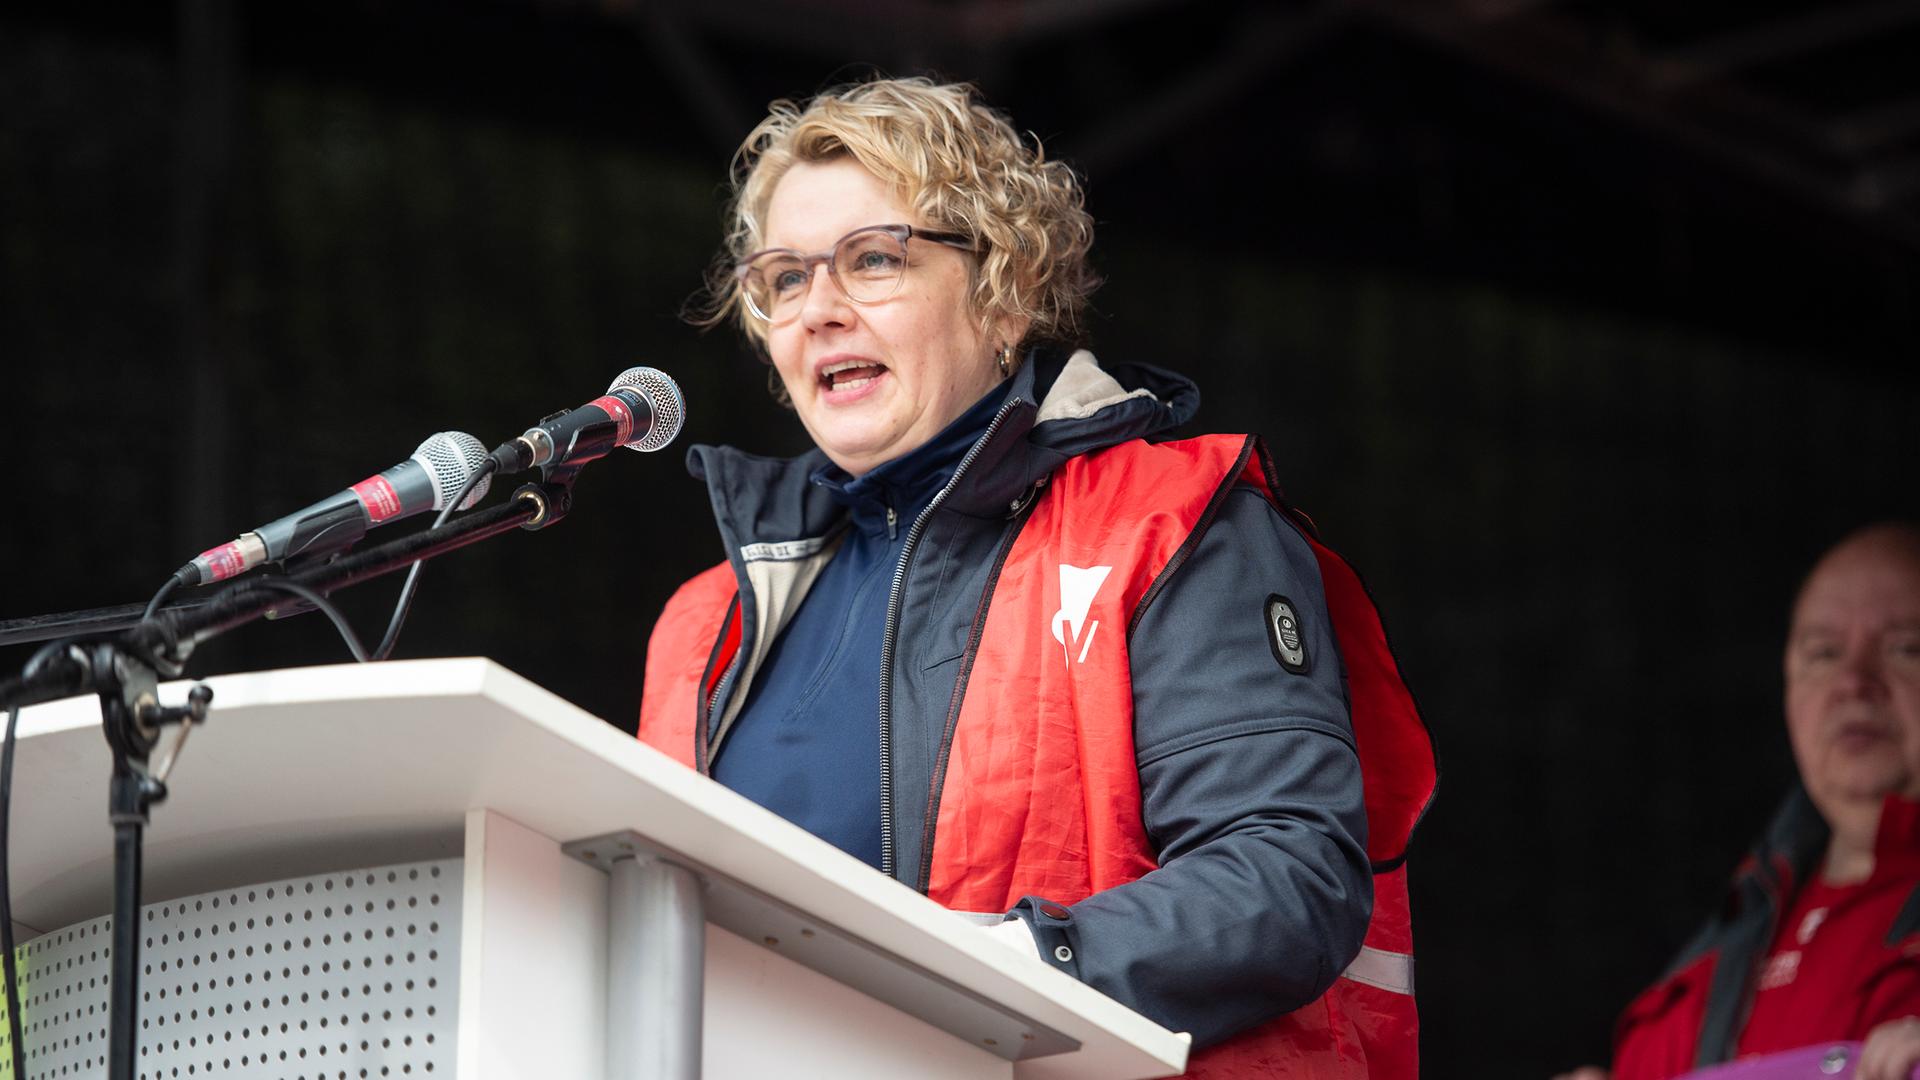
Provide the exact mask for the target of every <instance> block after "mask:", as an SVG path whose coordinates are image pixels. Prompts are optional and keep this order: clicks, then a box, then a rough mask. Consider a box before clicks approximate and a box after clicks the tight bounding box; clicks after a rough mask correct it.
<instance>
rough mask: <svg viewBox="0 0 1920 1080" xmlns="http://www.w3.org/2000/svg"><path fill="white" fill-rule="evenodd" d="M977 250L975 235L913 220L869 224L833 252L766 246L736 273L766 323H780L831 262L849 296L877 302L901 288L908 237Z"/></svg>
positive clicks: (837, 280)
mask: <svg viewBox="0 0 1920 1080" xmlns="http://www.w3.org/2000/svg"><path fill="white" fill-rule="evenodd" d="M915 237H917V238H919V239H921V240H931V241H933V242H934V243H936V244H945V245H947V246H948V247H953V248H959V249H960V250H962V251H973V250H974V246H973V242H972V241H971V240H968V239H967V238H966V237H964V236H961V235H959V234H957V233H944V232H932V231H929V230H927V229H916V228H914V227H913V226H911V225H868V226H865V227H864V228H859V229H855V230H853V231H852V232H850V233H848V234H847V235H845V236H843V237H841V238H840V239H838V240H836V241H834V244H833V250H832V251H822V252H820V253H819V254H817V255H802V254H801V253H799V252H797V251H794V250H792V249H791V248H768V249H767V250H765V251H762V252H758V253H756V254H754V255H752V256H749V257H748V259H747V261H745V262H743V263H741V264H740V265H739V266H736V267H734V269H733V276H734V278H735V279H736V280H738V281H739V282H740V291H741V292H742V293H744V294H745V295H746V298H747V307H748V309H749V310H751V311H752V312H753V313H754V315H755V316H756V317H758V318H760V319H761V320H763V321H765V322H770V323H781V322H786V321H787V320H789V319H792V318H793V317H794V316H796V315H798V314H800V306H801V304H802V303H803V302H804V301H805V298H806V295H807V286H808V285H809V284H810V283H811V282H812V281H813V269H814V267H816V266H818V265H820V264H821V263H826V264H827V273H828V274H829V275H831V276H832V278H833V283H834V284H835V285H838V286H839V287H840V291H841V292H843V293H845V294H846V297H847V299H849V300H851V301H853V302H854V303H856V304H877V303H879V302H880V301H882V300H885V299H887V298H888V297H890V296H892V295H893V294H894V292H895V291H897V290H898V289H899V288H900V281H901V279H902V278H904V277H905V276H906V273H907V240H908V239H909V238H915Z"/></svg>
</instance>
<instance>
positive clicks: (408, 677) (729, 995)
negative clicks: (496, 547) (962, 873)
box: [0, 659, 1187, 1080]
mask: <svg viewBox="0 0 1920 1080" xmlns="http://www.w3.org/2000/svg"><path fill="white" fill-rule="evenodd" d="M208 682H209V684H210V685H211V686H212V687H213V689H214V700H213V712H212V715H211V718H210V721H209V723H208V725H207V726H206V727H205V728H204V729H197V730H195V732H194V733H193V735H192V738H191V741H190V742H189V743H188V744H187V746H186V748H185V750H184V752H183V753H182V755H181V757H180V761H179V764H178V766H177V767H176V768H175V770H174V772H173V775H172V777H171V779H170V780H169V782H168V787H169V789H170V792H171V793H170V795H169V797H168V798H167V800H166V801H165V802H163V803H161V804H159V805H158V806H156V807H155V808H154V812H153V819H152V825H151V827H150V828H149V830H148V832H147V846H146V871H145V900H146V902H147V906H146V908H145V909H143V911H142V916H141V918H142V922H143V947H142V952H141V958H140V959H141V968H142V974H141V983H140V990H141V993H142V1001H141V1005H140V1008H141V1023H142V1030H141V1031H140V1069H141V1071H142V1074H143V1075H145V1076H148V1077H154V1078H160V1077H165V1078H168V1080H173V1078H175V1077H192V1078H195V1080H198V1078H199V1077H204V1076H214V1077H227V1076H262V1077H266V1076H274V1077H282V1076H284V1077H302V1078H319V1077H329V1078H331V1077H336V1076H337V1077H342V1078H357V1077H363V1076H390V1077H397V1076H413V1077H420V1078H427V1077H434V1076H451V1077H457V1078H459V1080H481V1078H485V1080H494V1078H501V1077H543V1078H544V1077H567V1078H597V1077H609V1078H612V1077H618V1076H625V1075H632V1074H633V1069H632V1066H631V1064H630V1063H629V1062H624V1061H615V1062H613V1063H612V1064H611V1065H610V1064H609V1050H608V1048H609V1043H610V1040H609V1034H612V1035H613V1039H612V1044H613V1046H614V1047H615V1051H616V1052H617V1053H619V1054H622V1055H624V1054H628V1053H631V1052H632V1051H633V1049H634V1047H632V1046H631V1045H630V1044H631V1043H632V1042H633V1039H632V1038H629V1039H628V1040H627V1041H628V1044H629V1045H626V1046H624V1047H623V1045H622V1043H621V1039H622V1036H623V1035H628V1034H629V1033H628V1032H627V1031H626V1029H625V1028H623V1027H620V1026H619V1025H617V1024H615V1025H614V1027H615V1028H616V1030H612V1031H611V1032H610V1021H609V1018H608V1008H609V1000H610V997H609V995H610V994H611V1000H612V1001H613V1003H614V1006H615V1007H616V1008H617V1009H619V1008H624V1009H629V1010H634V1011H638V1012H641V1013H646V1014H648V1016H646V1017H643V1016H634V1017H632V1018H631V1023H632V1025H633V1030H634V1031H643V1032H647V1033H649V1034H648V1038H649V1039H653V1040H658V1041H661V1042H663V1043H664V1042H670V1041H671V1038H672V1033H671V1032H670V1031H669V1032H666V1033H664V1034H662V1033H661V1026H660V1022H659V1021H658V1016H666V1017H667V1018H668V1020H667V1021H666V1022H667V1023H668V1024H669V1025H672V1024H685V1023H688V1022H689V1020H690V1022H691V1023H692V1024H695V1025H697V1026H696V1027H693V1028H692V1029H691V1031H692V1032H693V1036H692V1037H694V1038H697V1040H698V1042H699V1054H698V1060H699V1063H700V1064H699V1068H700V1070H701V1075H704V1076H706V1077H729V1078H731V1077H755V1078H758V1077H811V1076H818V1077H833V1078H835V1080H845V1078H849V1077H886V1078H889V1080H892V1078H897V1077H907V1076H911V1077H925V1078H947V1077H952V1078H962V1077H1019V1078H1032V1080H1056V1078H1069V1077H1074V1078H1100V1080H1124V1078H1129V1077H1142V1078H1144V1077H1157V1076H1170V1075H1174V1074H1177V1073H1178V1072H1180V1071H1181V1069H1182V1068H1183V1067H1184V1064H1185V1061H1186V1054H1187V1042H1186V1039H1185V1037H1184V1036H1182V1035H1176V1034H1174V1033H1172V1032H1169V1031H1167V1030H1165V1029H1163V1028H1161V1027H1158V1026H1157V1025H1155V1024H1153V1023H1152V1022H1150V1021H1148V1020H1146V1019H1144V1018H1142V1017H1141V1016H1139V1015H1138V1014H1136V1013H1133V1012H1131V1011H1130V1010H1128V1009H1126V1008H1124V1007H1123V1006H1121V1005H1119V1004H1117V1003H1116V1002H1114V1001H1112V1000H1111V999H1109V998H1107V997H1105V996H1104V995H1102V994H1100V993H1098V992H1097V991H1094V990H1092V989H1089V988H1088V987H1086V986H1084V985H1082V984H1080V983H1078V982H1076V981H1074V980H1073V979H1071V978H1068V977H1067V976H1065V975H1062V974H1060V973H1059V972H1057V971H1054V970H1053V969H1052V968H1050V967H1048V966H1047V965H1046V964H1044V963H1042V962H1041V961H1040V960H1039V959H1038V958H1029V957H1026V956H1022V955H1019V954H1018V953H1016V952H1014V951H1011V950H1008V949H1006V948H1004V947H1002V946H1000V945H999V944H997V943H995V942H992V941H989V940H986V939H985V938H984V935H982V934H981V932H980V931H979V930H978V929H977V928H976V927H974V926H972V925H969V924H968V923H967V922H966V921H965V920H964V919H963V918H962V917H961V916H957V915H955V914H953V913H951V912H948V911H946V910H945V909H943V908H941V907H940V906H939V905H937V904H935V903H933V902H932V901H930V900H928V899H926V898H925V897H923V896H921V895H919V894H917V893H915V892H914V891H912V890H911V889H908V888H905V887H903V886H901V885H898V884H896V883H895V882H893V881H891V880H889V879H887V878H884V877H882V876H881V875H879V874H878V873H875V872H874V871H873V870H872V869H871V868H869V867H867V866H866V865H864V864H862V863H861V862H859V861H858V860H856V859H854V858H852V857H851V856H848V855H846V854H844V853H843V852H841V851H839V850H837V849H835V848H834V847H832V846H831V845H829V844H826V843H823V842H822V841H820V840H818V839H816V838H815V837H813V836H811V835H809V834H808V833H807V832H805V831H804V830H802V829H799V828H797V827H795V826H793V825H791V824H789V823H788V822H786V821H783V820H781V819H780V818H778V817H776V816H774V815H773V814H770V813H768V812H767V811H765V810H762V809H761V808H760V807H758V806H756V805H754V804H752V803H750V802H748V801H747V800H745V799H742V798H740V797H738V796H736V795H734V794H733V793H732V792H730V791H727V790H725V789H724V788H722V787H720V786H719V785H717V784H714V783H712V782H710V781H708V780H706V779H704V778H702V777H700V776H698V775H696V774H694V773H693V772H691V771H689V770H687V769H685V768H683V767H681V766H679V765H677V764H675V763H674V762H672V761H670V760H668V759H667V758H665V757H664V756H662V755H660V754H658V753H656V752H655V751H653V750H652V749H650V748H648V747H646V746H643V745H641V744H640V743H638V742H636V741H634V740H633V739H631V738H629V737H627V736H626V735H624V734H622V733H621V732H619V731H617V730H615V729H613V728H611V727H608V726H607V725H606V724H604V723H602V722H601V721H599V720H597V719H595V718H593V717H592V716H589V715H588V714H586V713H584V712H582V711H581V710H579V709H577V708H575V707H574V706H572V705H569V704H568V703H566V702H565V701H562V700H560V699H559V698H556V697H554V696H553V695H551V694H549V693H547V692H546V691H544V690H542V689H541V688H539V687H537V686H535V685H533V684H531V683H529V682H527V681H526V680H524V679H522V678H520V677H518V676H516V675H514V674H513V673H511V672H509V671H506V670H505V669H503V668H501V667H499V666H497V665H495V664H493V663H491V662H489V661H486V660H480V659H460V660H431V661H407V662H397V663H385V664H369V665H354V666H344V667H323V668H302V669H293V670H285V671H270V672H260V673H256V674H250V675H237V676H229V677H224V678H215V679H211V680H208ZM185 693H186V685H185V684H175V685H173V686H170V687H164V688H163V689H162V699H163V702H165V703H167V704H174V703H176V702H178V701H181V700H184V698H185ZM99 719H100V718H99V711H98V706H97V703H96V701H95V700H94V699H92V698H82V699H72V700H68V701H61V702H56V703H53V704H51V705H45V706H40V707H37V708H33V709H29V710H27V711H25V712H24V713H23V714H22V716H21V721H20V744H19V748H18V751H17V754H18V756H17V759H16V762H15V778H14V818H13V830H12V832H13V835H12V848H13V853H12V871H13V891H14V909H13V910H14V918H15V921H16V929H17V931H18V935H19V940H20V941H21V942H23V943H24V944H23V945H22V948H21V953H22V955H23V966H22V972H23V978H24V979H25V981H26V985H25V986H24V987H23V991H22V993H23V996H24V1000H25V1001H26V1008H25V1010H24V1013H23V1017H24V1019H25V1021H26V1024H27V1030H26V1031H25V1033H24V1035H23V1039H24V1041H25V1043H26V1046H27V1050H28V1054H29V1058H28V1061H27V1070H28V1073H29V1075H30V1076H43V1075H44V1076H88V1075H99V1074H100V1073H102V1072H104V1069H105V1060H106V1028H107V1015H106V1013H107V1005H106V1002H107V987H106V985H105V984H106V981H107V980H106V974H107V970H108V958H107V957H105V956H103V955H102V953H103V951H104V950H105V949H106V945H107V942H108V940H109V939H108V935H107V932H106V930H107V925H106V924H107V923H108V919H107V918H106V916H107V914H108V908H109V907H110V897H111V895H112V888H111V886H112V877H113V866H112V834H111V830H110V828H109V826H108V824H107V820H106V806H107V778H108V773H109V768H110V762H109V756H108V752H107V747H106V744H105V742H104V740H103V738H102V736H101V734H100V726H99ZM563 848H565V849H566V850H563ZM607 863H614V864H615V866H613V867H608V866H606V865H604V864H607ZM636 868H638V870H637V871H636ZM688 911H691V912H693V913H694V914H695V916H696V917H699V918H703V919H704V920H705V922H706V925H705V928H704V933H699V932H696V933H695V934H693V935H692V938H693V940H691V941H688V940H686V939H685V938H686V935H682V939H681V940H677V941H676V940H675V939H674V938H673V936H672V934H671V932H670V931H669V932H668V933H666V934H665V936H664V937H663V936H662V934H661V932H660V927H661V926H662V925H666V926H669V927H670V926H671V921H672V919H673V918H676V917H679V916H680V915H684V914H685V913H686V912H688ZM623 912H626V913H628V915H627V917H626V919H625V921H624V923H623V921H622V913H623ZM632 912H641V913H642V916H643V917H642V919H641V923H642V925H639V926H638V927H637V929H636V923H635V921H634V919H633V917H632V914H631V913H632ZM676 912H678V915H676ZM610 919H611V923H610ZM648 920H652V924H653V925H651V927H650V926H648V925H644V924H645V923H647V921H648ZM662 920H664V922H662ZM610 926H611V929H610ZM636 932H638V933H639V937H638V939H635V938H634V936H633V935H634V934H635V933H636ZM635 949H639V950H641V951H642V952H644V957H643V962H642V963H640V964H638V965H635V964H630V963H625V962H623V963H615V964H609V962H608V957H609V955H610V950H614V951H617V955H621V956H633V955H635V953H634V952H633V950H635ZM688 963H692V964H694V965H696V966H697V970H694V971H692V972H691V973H688V972H685V971H679V972H678V973H676V968H675V965H676V964H678V965H681V967H684V966H685V965H686V964H688ZM689 975H690V977H691V979H692V980H693V982H692V984H694V985H699V986H700V987H701V992H700V994H699V995H698V997H699V1000H698V1001H697V1002H691V1001H686V1000H675V999H674V995H673V994H672V992H671V991H670V990H665V991H663V990H662V989H661V988H662V987H663V986H667V987H670V986H672V985H673V982H672V980H674V979H676V978H681V977H688V976H689ZM662 980H665V981H662ZM635 995H638V996H639V997H640V998H642V999H643V1000H638V1001H635V1000H633V999H634V996H635ZM647 995H652V1000H644V999H645V998H646V997H647ZM662 998H665V999H666V1000H662ZM623 1003H626V1004H623ZM655 1013H657V1014H658V1015H657V1016H656V1015H654V1014H655ZM648 1017H652V1020H651V1021H649V1019H648ZM0 1032H4V1025H0ZM639 1049H640V1050H641V1051H642V1052H644V1051H645V1050H646V1049H647V1047H646V1046H642V1047H639ZM7 1069H8V1067H7V1066H6V1065H5V1064H4V1055H0V1077H3V1076H5V1075H7Z"/></svg>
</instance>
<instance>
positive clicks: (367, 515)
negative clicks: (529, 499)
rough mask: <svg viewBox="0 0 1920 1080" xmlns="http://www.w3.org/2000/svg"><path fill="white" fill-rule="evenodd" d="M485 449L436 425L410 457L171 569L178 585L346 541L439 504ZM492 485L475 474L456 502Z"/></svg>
mask: <svg viewBox="0 0 1920 1080" xmlns="http://www.w3.org/2000/svg"><path fill="white" fill-rule="evenodd" d="M487 466H488V461H487V450H486V447H485V446H483V445H482V444H481V442H480V440H479V439H476V438H474V437H473V436H471V435H469V434H467V433H466V432H464V431H442V432H440V433H439V434H437V435H432V436H429V437H428V438H427V440H426V441H425V442H423V443H421V444H420V448H419V449H417V450H415V451H414V452H413V456H412V457H410V458H408V459H407V460H405V461H403V462H401V463H400V464H398V465H395V466H394V467H393V468H391V469H388V470H387V471H385V472H382V473H375V474H374V475H372V476H369V477H367V478H366V479H365V480H362V481H360V482H359V483H357V484H355V485H353V486H352V487H350V488H348V489H346V490H345V491H342V492H340V493H339V494H338V495H335V496H333V497H332V498H330V499H322V500H320V501H319V502H317V503H314V504H313V505H312V506H309V507H307V508H306V509H304V510H299V511H296V512H294V513H291V514H288V515H287V516H286V517H283V518H281V519H279V520H278V521H271V522H268V523H267V524H265V525H262V526H260V527H259V528H257V529H255V530H253V531H252V532H249V533H242V534H241V536H240V538H239V539H237V540H234V541H232V542H231V543H226V544H222V545H220V546H219V547H217V548H210V549H208V550H206V551H203V552H201V553H200V554H198V555H196V556H194V557H193V559H192V561H190V562H188V563H187V564H186V565H185V566H182V567H181V568H180V569H178V570H176V571H174V574H173V576H174V577H175V578H178V579H179V581H180V583H181V584H182V585H202V584H206V583H208V582H213V581H224V580H226V579H227V578H230V577H233V576H234V575H235V574H243V573H245V572H247V571H248V570H251V569H253V568H254V567H256V566H259V565H260V564H261V563H265V562H278V561H279V560H281V559H285V558H288V557H290V556H294V555H319V554H323V553H325V552H329V551H338V550H340V549H341V548H345V547H349V546H351V545H352V544H353V542H354V541H356V540H358V539H360V538H361V537H362V536H365V535H366V534H367V530H368V529H369V528H371V527H373V526H375V525H380V524H384V523H385V522H389V521H393V520H395V519H397V518H403V517H410V516H412V515H414V514H419V513H424V512H426V511H428V510H441V509H444V508H445V507H446V505H447V501H448V500H450V499H452V498H453V497H454V496H455V495H457V494H459V492H460V489H461V488H462V487H464V486H466V483H467V481H469V480H471V479H472V478H473V476H474V474H475V473H480V472H483V471H485V470H486V469H487ZM492 484H493V477H492V476H491V475H485V476H481V477H480V480H479V482H478V483H476V484H474V487H473V491H472V492H471V493H470V494H468V496H467V498H466V500H465V501H464V502H462V503H461V504H460V509H462V510H465V509H468V508H469V507H471V506H473V504H475V503H477V502H479V501H480V500H481V499H482V498H484V497H485V496H486V494H487V488H489V487H491V486H492Z"/></svg>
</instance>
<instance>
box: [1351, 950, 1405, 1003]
mask: <svg viewBox="0 0 1920 1080" xmlns="http://www.w3.org/2000/svg"><path fill="white" fill-rule="evenodd" d="M1341 975H1342V976H1344V977H1345V978H1349V979H1352V980H1353V981H1354V982H1358V983H1366V984H1367V985H1368V986H1377V987H1379V988H1380V989H1382V990H1388V991H1391V992H1393V993H1395V994H1407V995H1409V996H1410V995H1412V993H1413V957H1412V956H1411V955H1409V954H1407V953H1397V952H1388V951H1387V950H1385V949H1375V948H1373V947H1371V946H1367V945H1362V946H1360V955H1359V956H1356V957H1354V958H1353V963H1351V964H1348V965H1347V970H1345V971H1343V972H1341Z"/></svg>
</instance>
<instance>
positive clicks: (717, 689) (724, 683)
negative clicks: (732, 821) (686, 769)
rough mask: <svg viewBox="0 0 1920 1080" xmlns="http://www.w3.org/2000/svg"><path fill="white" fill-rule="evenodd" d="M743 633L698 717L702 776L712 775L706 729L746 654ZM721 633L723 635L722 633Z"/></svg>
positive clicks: (710, 753)
mask: <svg viewBox="0 0 1920 1080" xmlns="http://www.w3.org/2000/svg"><path fill="white" fill-rule="evenodd" d="M743 614H744V613H743ZM744 631H745V628H744V627H743V628H742V636H741V641H740V645H741V647H740V648H737V649H735V650H733V659H732V660H730V661H728V662H727V670H726V672H725V673H724V674H722V675H721V676H720V681H719V682H717V683H714V684H713V693H711V694H708V695H707V711H706V714H705V715H703V716H701V717H700V743H701V745H702V746H703V747H706V748H707V752H706V753H704V754H702V755H701V757H702V758H703V759H707V760H702V761H701V762H700V772H701V773H702V774H704V775H708V776H711V775H712V774H713V762H712V760H711V758H712V749H711V746H710V743H711V739H710V738H709V737H708V735H707V729H708V728H709V727H711V726H713V709H714V706H716V705H718V704H719V703H720V697H721V695H722V694H725V693H726V692H727V687H728V686H730V685H731V684H732V683H733V676H734V674H735V673H737V672H738V671H739V670H740V657H741V655H742V654H744V653H745V652H746V648H745V646H746V638H745V632H744ZM722 632H723V633H724V631H722Z"/></svg>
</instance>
